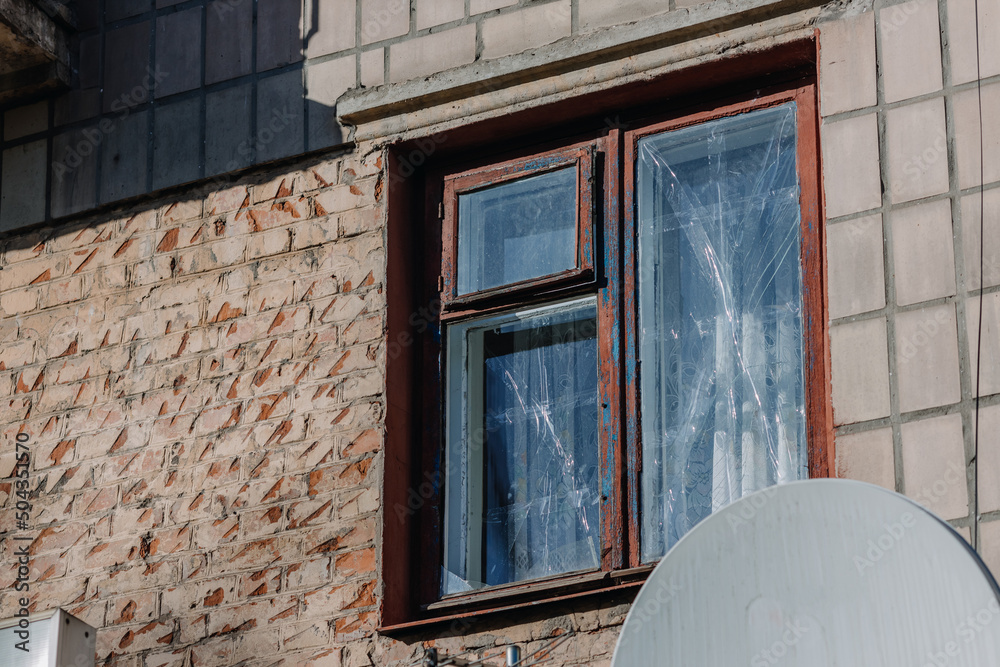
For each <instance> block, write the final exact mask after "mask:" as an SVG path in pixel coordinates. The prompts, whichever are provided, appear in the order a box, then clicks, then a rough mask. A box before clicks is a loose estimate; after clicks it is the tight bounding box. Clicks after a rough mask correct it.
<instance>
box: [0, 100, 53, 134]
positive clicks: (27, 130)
mask: <svg viewBox="0 0 1000 667" xmlns="http://www.w3.org/2000/svg"><path fill="white" fill-rule="evenodd" d="M48 126H49V103H48V102H45V101H42V102H35V103H34V104H29V105H28V106H25V107H17V108H16V109H9V110H8V111H6V112H5V113H4V115H3V140H4V141H13V140H14V139H20V138H21V137H26V136H28V135H29V134H35V133H36V132H44V131H45V129H46V128H48Z"/></svg>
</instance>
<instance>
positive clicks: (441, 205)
mask: <svg viewBox="0 0 1000 667" xmlns="http://www.w3.org/2000/svg"><path fill="white" fill-rule="evenodd" d="M438 220H444V202H443V201H439V202H438Z"/></svg>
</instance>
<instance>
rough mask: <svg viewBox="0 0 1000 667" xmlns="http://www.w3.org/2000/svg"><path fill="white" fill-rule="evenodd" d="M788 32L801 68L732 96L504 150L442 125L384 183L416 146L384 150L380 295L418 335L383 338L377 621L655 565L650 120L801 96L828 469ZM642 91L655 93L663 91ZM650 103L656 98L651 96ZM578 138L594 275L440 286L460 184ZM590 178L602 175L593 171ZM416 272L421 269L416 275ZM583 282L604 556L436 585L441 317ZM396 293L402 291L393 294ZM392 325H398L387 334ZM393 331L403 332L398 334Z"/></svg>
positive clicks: (596, 586) (817, 206) (457, 615)
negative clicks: (643, 399) (384, 263)
mask: <svg viewBox="0 0 1000 667" xmlns="http://www.w3.org/2000/svg"><path fill="white" fill-rule="evenodd" d="M803 45H804V48H802V47H803ZM796 48H798V49H801V50H800V51H798V52H796V53H794V54H793V55H792V56H789V58H788V59H789V60H790V61H791V62H793V63H794V64H796V65H797V67H798V68H797V69H796V68H789V70H788V71H787V72H786V74H785V75H784V78H781V77H778V80H777V81H767V80H765V81H764V82H763V85H759V87H757V88H751V87H749V86H747V87H745V88H744V90H743V91H742V92H735V91H734V93H733V94H732V95H731V96H730V97H729V98H728V99H725V98H722V99H720V98H719V97H718V96H715V97H713V96H711V94H707V95H704V96H702V97H695V96H692V97H693V99H692V98H688V104H686V105H685V106H683V107H682V106H681V105H680V104H677V103H674V104H673V109H672V110H670V111H668V112H666V113H659V110H660V109H663V106H662V104H661V105H659V106H656V107H651V106H647V107H642V106H639V102H636V105H637V106H636V107H635V109H636V110H635V111H634V113H633V114H632V115H631V116H630V117H629V118H630V124H629V127H627V128H620V127H618V126H617V125H618V123H617V122H614V123H609V122H608V121H609V119H610V118H612V116H610V115H607V113H608V112H605V115H602V116H597V117H592V118H590V119H586V120H585V122H583V123H582V128H583V129H580V128H581V125H574V126H573V128H572V130H573V135H571V136H569V137H567V138H566V139H564V140H563V141H550V140H549V139H548V138H547V137H546V138H544V139H538V138H535V139H532V138H531V137H525V138H524V139H523V140H521V141H520V145H519V146H517V147H516V148H515V149H514V150H513V151H509V152H507V153H506V154H503V153H499V154H493V155H490V154H488V153H486V154H485V155H484V153H485V151H484V147H486V148H488V147H489V146H491V145H493V146H496V141H495V139H492V138H487V137H495V136H497V135H496V134H495V133H494V132H490V131H483V130H481V129H480V130H479V131H478V132H477V131H475V130H470V131H469V132H468V133H463V132H460V131H458V132H455V133H454V134H453V135H452V136H447V135H445V136H443V138H441V137H437V138H435V139H434V140H435V142H436V143H437V144H438V145H439V146H444V145H445V142H451V145H449V146H448V147H447V149H442V150H440V152H439V154H438V155H436V156H434V157H435V158H436V159H431V160H428V165H427V166H426V167H425V168H424V169H423V170H422V172H421V174H420V176H421V177H420V178H419V179H399V181H398V183H397V184H396V187H393V181H392V177H391V174H392V173H394V172H395V173H400V171H401V170H403V169H409V165H410V164H412V163H413V162H414V161H413V160H412V159H409V158H410V156H412V155H414V152H413V151H412V147H413V146H414V145H415V144H413V143H411V144H407V145H404V146H403V147H401V148H399V149H398V150H390V151H389V163H388V165H387V169H388V171H389V173H390V187H389V204H388V208H389V216H390V222H389V233H388V237H387V242H388V244H389V245H388V248H389V258H390V261H389V276H388V283H389V285H390V286H392V285H397V286H398V289H397V290H396V291H393V290H392V287H390V291H389V293H388V295H387V296H388V299H389V318H388V319H389V322H388V330H389V336H390V347H391V345H392V341H393V340H400V341H401V342H404V343H406V342H407V341H409V340H412V342H413V345H412V347H410V346H407V349H409V350H411V352H410V353H409V354H401V355H399V356H398V357H394V356H393V354H392V350H391V349H390V351H389V363H388V366H389V369H388V374H389V377H388V380H387V383H388V384H387V415H386V429H387V451H386V464H385V465H386V473H385V490H386V493H385V495H386V498H385V502H386V505H385V517H384V521H385V528H384V531H383V532H384V535H385V541H384V542H383V544H384V547H383V548H384V551H383V554H382V574H383V581H384V586H385V602H384V609H383V616H382V620H381V624H380V631H382V632H387V633H405V632H407V631H410V630H413V629H415V628H417V627H421V626H424V625H426V624H428V623H442V622H448V621H451V622H457V621H462V619H468V618H470V617H476V616H480V615H482V614H487V613H498V612H509V611H513V610H517V609H522V608H525V607H528V606H534V605H536V604H539V603H541V602H546V603H548V602H556V601H559V600H571V599H576V598H580V597H584V596H591V595H594V594H608V595H611V594H613V592H614V591H625V592H629V591H634V590H636V589H637V587H638V586H639V585H641V583H642V582H643V581H644V580H645V577H646V575H648V573H649V571H651V570H652V568H653V566H654V565H655V563H643V562H641V559H640V556H639V554H640V551H639V522H640V511H641V507H640V499H639V488H640V487H639V475H640V471H641V442H640V434H641V429H640V421H639V420H640V419H641V415H640V414H639V410H638V407H639V396H638V389H637V387H638V372H639V369H638V368H637V364H636V363H635V360H636V358H637V355H638V347H637V345H638V341H637V339H636V335H635V331H636V329H635V325H636V321H635V320H636V318H637V316H638V313H637V310H636V303H635V293H636V292H635V288H636V274H635V271H636V256H635V254H636V252H637V244H636V243H635V240H636V234H635V230H636V228H635V225H636V221H635V217H634V206H635V202H634V199H633V192H634V180H635V155H636V142H637V141H638V140H639V139H640V138H641V137H643V136H647V135H649V134H653V133H657V132H663V131H665V130H669V129H676V128H679V127H683V126H686V125H692V124H697V123H701V122H705V121H707V120H713V119H716V118H721V117H725V116H728V115H734V114H739V113H744V112H746V111H750V110H755V109H758V108H766V107H769V106H775V105H778V104H783V103H786V102H789V101H794V102H795V103H796V110H797V121H798V122H797V170H798V178H799V187H800V205H801V225H802V238H801V255H800V258H801V263H802V266H801V269H802V275H803V308H804V314H803V330H804V333H803V336H804V341H803V342H804V346H805V347H804V349H805V352H806V356H805V359H804V361H805V367H804V369H803V370H804V373H805V383H806V411H807V439H808V459H809V476H810V477H811V478H812V477H827V476H832V475H833V474H834V469H833V465H832V461H833V456H834V452H833V437H832V407H831V405H830V401H829V346H828V342H827V341H828V332H827V324H826V312H827V310H826V303H825V274H826V272H825V265H824V262H825V253H824V252H823V248H824V239H823V224H822V213H821V212H822V201H821V197H822V193H821V189H820V162H819V150H818V124H819V117H818V113H817V103H816V99H817V87H816V81H815V61H814V55H815V52H814V51H813V52H812V53H810V52H809V49H810V48H815V47H814V45H813V43H812V42H811V41H809V42H806V43H799V44H797V45H793V47H790V50H794V49H796ZM803 54H804V55H803ZM765 62H766V61H765ZM737 71H738V70H737ZM766 71H767V70H765V69H763V68H762V69H761V72H762V73H761V74H760V75H759V76H761V77H763V76H765V75H764V72H766ZM768 76H770V75H768ZM693 78H696V77H693ZM759 81H760V79H758V82H759ZM690 85H691V87H692V89H693V90H699V87H703V86H704V85H705V84H704V83H703V82H700V81H699V82H696V83H692V84H690ZM640 97H641V95H640ZM660 99H662V97H661V98H660ZM647 101H656V98H655V97H654V98H653V99H652V100H647ZM619 104H620V102H619ZM613 108H618V107H617V106H616V107H613ZM651 108H654V109H656V112H653V113H651V112H649V109H651ZM542 113H544V111H543V112H542ZM584 118H586V117H584ZM631 119H635V120H634V121H632V120H631ZM615 120H616V121H617V117H615ZM588 127H589V128H590V129H587V128H588ZM631 128H635V129H631ZM568 132H569V131H567V133H568ZM425 145H426V144H425ZM453 147H454V148H453ZM581 150H582V151H588V152H590V154H591V155H592V156H593V162H592V165H593V174H594V183H595V187H594V188H593V191H592V192H593V202H592V204H593V205H592V206H591V207H590V210H591V211H592V212H593V235H592V242H593V267H592V269H591V273H590V274H589V275H588V274H587V273H586V271H585V270H584V271H580V272H579V273H578V274H577V275H574V276H573V277H571V278H569V279H565V280H562V279H561V278H565V277H563V276H560V277H559V278H546V279H540V280H537V281H531V284H518V285H516V286H504V287H503V288H498V289H496V290H490V291H489V292H488V293H487V292H483V293H478V294H474V295H469V296H470V298H468V299H465V300H462V299H454V298H451V299H449V296H454V293H453V292H451V294H449V289H452V288H453V278H451V277H449V276H447V275H446V272H447V271H449V270H451V271H453V267H454V266H455V264H454V257H455V247H456V245H455V243H456V241H455V239H456V238H457V235H456V233H455V232H456V229H457V227H456V224H457V220H456V217H457V196H455V193H457V192H461V191H464V190H462V188H476V187H483V186H484V185H483V184H485V183H491V182H495V181H491V180H490V179H491V178H494V177H495V176H497V174H500V173H502V174H503V176H504V177H505V178H506V177H508V176H509V178H517V177H520V176H523V175H525V172H524V170H521V171H518V169H519V168H521V167H523V166H524V165H527V164H530V162H531V161H532V160H533V159H537V158H538V157H540V156H552V155H560V154H565V153H568V152H573V151H581ZM419 153H420V154H421V156H422V157H421V159H424V158H425V157H427V156H426V150H424V149H421V151H420V152H419ZM463 179H467V180H463ZM598 183H599V184H601V187H596V184H598ZM449 184H451V190H449ZM582 189H583V188H582V187H581V191H582ZM582 196H583V195H581V197H582ZM415 201H418V202H421V204H420V210H422V211H423V223H422V224H421V223H419V222H417V223H416V224H413V223H411V224H404V223H402V222H400V223H397V224H394V211H395V212H397V213H398V216H399V218H401V219H403V220H405V219H406V216H405V214H404V213H403V211H406V210H412V208H413V203H414V202H415ZM449 216H450V217H449ZM581 218H582V216H581ZM581 224H582V223H581ZM580 228H581V227H578V229H580ZM578 238H580V237H579V236H578ZM404 247H405V248H408V249H409V250H410V252H409V254H408V255H407V256H406V257H402V258H401V259H397V261H395V262H394V261H393V250H394V248H397V249H398V248H404ZM398 253H399V251H398V250H397V257H400V255H398ZM449 254H450V263H448V262H449V259H448V256H449ZM578 256H579V251H578ZM418 275H419V276H422V279H420V280H414V276H418ZM585 294H596V295H597V302H598V331H599V342H598V345H599V355H600V359H601V362H600V368H599V392H600V397H599V400H600V404H601V406H602V409H601V414H600V416H599V429H600V434H601V435H600V444H601V452H600V463H601V466H602V470H601V493H602V500H601V540H602V544H601V569H600V570H599V571H593V572H584V573H571V574H567V575H563V576H558V577H553V578H549V579H543V580H536V581H528V582H517V583H511V584H506V585H502V586H493V587H489V588H485V589H480V590H477V591H472V592H469V593H463V594H452V595H449V596H447V597H445V598H442V597H441V596H440V595H439V592H438V586H439V576H440V575H439V573H440V571H441V565H442V563H443V553H442V549H443V544H442V540H441V537H442V535H441V532H442V528H443V523H442V522H443V512H444V504H443V481H442V479H443V477H442V476H441V471H442V466H443V460H442V459H443V453H444V448H445V443H444V437H443V435H444V433H443V425H442V419H443V415H444V398H443V393H442V388H443V375H442V372H443V364H444V358H443V355H442V352H443V347H444V345H443V342H442V341H443V327H444V326H445V325H447V324H448V323H450V322H457V321H461V320H462V319H464V318H469V317H472V316H478V315H484V314H490V313H495V312H500V311H504V310H507V309H509V308H511V307H513V306H523V305H531V304H537V303H540V302H548V301H554V300H556V299H559V298H563V297H567V298H568V297H572V296H579V295H585ZM428 301H430V302H432V304H433V306H432V307H431V308H430V309H429V316H428V317H426V318H425V317H420V318H417V322H418V324H419V329H418V331H416V332H415V331H414V326H415V325H414V317H413V314H414V312H416V311H417V308H416V306H417V305H418V304H420V303H427V302H428ZM394 303H398V304H405V305H401V306H396V307H394V306H393V304H394ZM407 316H409V317H408V319H407ZM400 332H402V333H400ZM411 333H413V335H412V337H410V334H411ZM394 334H397V335H396V336H395V338H394ZM401 336H405V337H407V338H406V339H405V340H404V338H402V337H401ZM616 342H617V343H618V344H617V345H616V344H615V343H616ZM399 403H405V405H400V404H399ZM407 406H408V407H407ZM415 415H418V416H415ZM400 483H402V485H403V486H404V487H405V486H408V487H409V488H408V491H409V496H408V497H407V496H404V495H402V494H401V493H399V492H398V491H394V490H393V489H394V488H395V487H396V486H398V485H399V484H400ZM392 498H395V499H396V502H395V503H391V499H392ZM462 622H465V621H462Z"/></svg>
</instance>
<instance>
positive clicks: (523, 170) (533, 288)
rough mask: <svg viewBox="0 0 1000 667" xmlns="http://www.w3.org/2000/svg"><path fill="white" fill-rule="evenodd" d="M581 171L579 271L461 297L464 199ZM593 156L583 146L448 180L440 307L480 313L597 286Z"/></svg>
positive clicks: (578, 175) (578, 174)
mask: <svg viewBox="0 0 1000 667" xmlns="http://www.w3.org/2000/svg"><path fill="white" fill-rule="evenodd" d="M570 166H572V167H576V252H575V256H576V267H574V268H572V269H569V270H566V271H562V272H559V273H555V274H548V275H544V276H538V277H536V278H531V279H528V280H522V281H519V282H515V283H508V284H505V285H498V286H497V287H492V288H489V289H485V290H479V291H476V292H471V293H469V294H462V295H459V294H458V271H457V269H458V237H459V229H458V228H459V224H460V222H459V219H458V218H459V216H458V208H459V202H458V200H459V196H460V195H464V194H471V193H473V192H477V191H480V190H485V189H487V188H491V187H493V186H496V185H501V184H504V183H510V182H512V181H515V180H519V179H522V178H528V177H530V176H540V175H542V174H546V173H550V172H553V171H556V170H559V169H563V168H565V167H570ZM595 187H596V182H595V178H594V151H593V146H582V147H576V148H568V149H562V150H556V151H550V152H547V153H542V154H539V155H534V156H532V157H530V158H524V159H520V160H511V161H508V162H505V163H501V164H492V165H487V166H485V167H481V168H478V169H473V170H470V171H466V172H463V173H458V174H451V175H448V176H446V177H445V178H444V196H443V200H442V207H443V213H444V222H443V227H442V230H443V232H442V241H441V242H442V261H441V283H442V289H441V303H442V306H443V308H444V310H446V311H454V310H460V309H462V308H463V307H470V308H471V307H477V306H479V305H481V304H483V303H487V302H490V301H503V300H507V301H509V299H511V298H516V297H519V296H529V297H530V296H531V295H532V294H537V293H542V292H545V291H549V290H551V289H555V288H560V287H565V286H571V285H577V284H583V283H587V282H593V279H594V218H595V215H594V210H593V209H594V188H595Z"/></svg>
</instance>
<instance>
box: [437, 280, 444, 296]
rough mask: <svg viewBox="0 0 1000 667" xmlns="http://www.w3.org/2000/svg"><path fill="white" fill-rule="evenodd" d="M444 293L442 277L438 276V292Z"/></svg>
mask: <svg viewBox="0 0 1000 667" xmlns="http://www.w3.org/2000/svg"><path fill="white" fill-rule="evenodd" d="M443 291H444V276H438V292H443Z"/></svg>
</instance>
